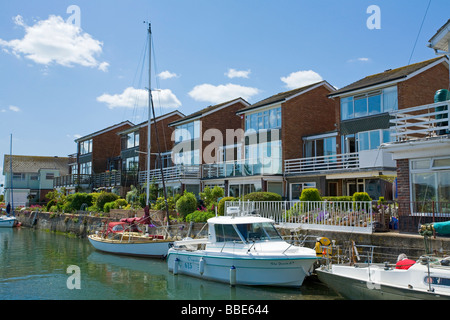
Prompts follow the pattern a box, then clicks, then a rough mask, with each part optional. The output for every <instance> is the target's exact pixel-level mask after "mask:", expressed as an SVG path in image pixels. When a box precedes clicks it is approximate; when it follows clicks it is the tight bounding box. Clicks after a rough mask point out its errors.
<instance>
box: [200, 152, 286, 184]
mask: <svg viewBox="0 0 450 320" xmlns="http://www.w3.org/2000/svg"><path fill="white" fill-rule="evenodd" d="M281 172H282V168H281V159H279V158H269V157H267V158H265V159H262V160H260V159H249V160H247V159H242V160H233V161H225V162H221V163H212V164H203V165H202V177H203V178H204V179H211V178H225V177H243V176H254V175H264V174H281Z"/></svg>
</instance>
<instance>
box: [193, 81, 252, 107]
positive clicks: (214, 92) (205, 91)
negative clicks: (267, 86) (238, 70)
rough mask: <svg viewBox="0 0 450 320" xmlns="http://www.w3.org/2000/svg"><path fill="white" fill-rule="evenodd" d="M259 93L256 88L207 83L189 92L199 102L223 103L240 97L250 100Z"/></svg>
mask: <svg viewBox="0 0 450 320" xmlns="http://www.w3.org/2000/svg"><path fill="white" fill-rule="evenodd" d="M258 93H259V90H258V89H256V88H251V87H243V86H240V85H236V84H231V83H229V84H226V85H218V86H214V85H212V84H207V83H205V84H201V85H198V86H195V87H194V89H192V90H191V91H190V92H189V96H190V97H191V98H193V99H194V100H197V101H205V102H211V103H222V102H225V101H229V100H232V99H235V98H240V97H241V98H243V99H245V100H249V99H250V98H251V97H252V96H254V95H256V94H258Z"/></svg>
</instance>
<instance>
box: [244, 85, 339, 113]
mask: <svg viewBox="0 0 450 320" xmlns="http://www.w3.org/2000/svg"><path fill="white" fill-rule="evenodd" d="M322 85H325V86H328V87H329V88H330V89H331V90H335V89H334V87H333V86H331V85H330V84H329V83H328V82H327V81H325V80H324V81H320V82H316V83H313V84H310V85H307V86H304V87H301V88H297V89H293V90H290V91H285V92H281V93H277V94H275V95H273V96H270V97H268V98H266V99H264V100H261V101H259V102H257V103H254V104H252V105H251V106H249V107H247V108H244V109H241V110H239V111H238V112H236V113H237V114H242V113H245V112H248V111H250V110H253V109H257V108H261V107H264V106H267V105H271V104H274V103H277V102H284V101H286V100H289V99H292V98H293V97H296V96H297V95H300V94H303V93H305V92H307V91H309V90H312V89H315V88H316V87H320V86H322Z"/></svg>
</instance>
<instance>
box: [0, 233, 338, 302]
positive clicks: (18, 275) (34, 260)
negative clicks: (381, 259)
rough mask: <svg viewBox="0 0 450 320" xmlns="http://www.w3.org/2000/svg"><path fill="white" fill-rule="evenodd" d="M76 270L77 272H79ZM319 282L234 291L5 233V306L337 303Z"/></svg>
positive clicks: (55, 241) (149, 263) (70, 244)
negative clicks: (20, 303) (31, 302)
mask: <svg viewBox="0 0 450 320" xmlns="http://www.w3.org/2000/svg"><path fill="white" fill-rule="evenodd" d="M74 270H75V271H74ZM335 299H341V298H340V297H339V296H338V295H336V294H335V293H334V292H333V291H332V290H330V289H328V288H327V287H326V286H325V285H323V284H321V283H320V282H318V281H317V280H315V279H314V278H307V279H306V280H305V282H304V284H303V286H302V287H301V288H300V289H286V288H275V287H246V286H237V287H233V288H232V287H230V286H229V285H227V284H222V283H216V282H213V281H206V280H201V279H197V278H192V277H188V276H184V275H175V276H174V275H173V274H172V273H169V272H168V270H167V264H166V261H163V260H153V259H144V258H133V257H122V256H116V255H111V254H106V253H102V252H99V251H96V250H95V249H94V248H93V247H92V246H91V245H90V243H89V241H88V240H87V239H79V238H71V237H67V236H65V235H59V234H54V233H48V232H44V231H40V230H33V229H28V228H14V229H0V300H195V301H199V300H227V301H228V300H277V301H279V300H335Z"/></svg>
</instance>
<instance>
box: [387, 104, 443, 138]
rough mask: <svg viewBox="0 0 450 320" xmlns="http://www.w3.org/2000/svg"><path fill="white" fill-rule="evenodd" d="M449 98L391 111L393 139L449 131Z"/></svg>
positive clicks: (425, 135) (432, 134)
mask: <svg viewBox="0 0 450 320" xmlns="http://www.w3.org/2000/svg"><path fill="white" fill-rule="evenodd" d="M449 112H450V100H449V101H444V102H437V103H432V104H427V105H422V106H418V107H413V108H407V109H402V110H398V111H394V112H391V113H390V115H391V116H392V119H391V120H390V122H391V124H392V125H393V126H392V127H391V137H393V138H394V140H395V141H404V140H410V139H420V138H425V137H433V136H439V135H444V134H447V133H449V129H450V127H449V122H448V120H449V118H450V116H449Z"/></svg>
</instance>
